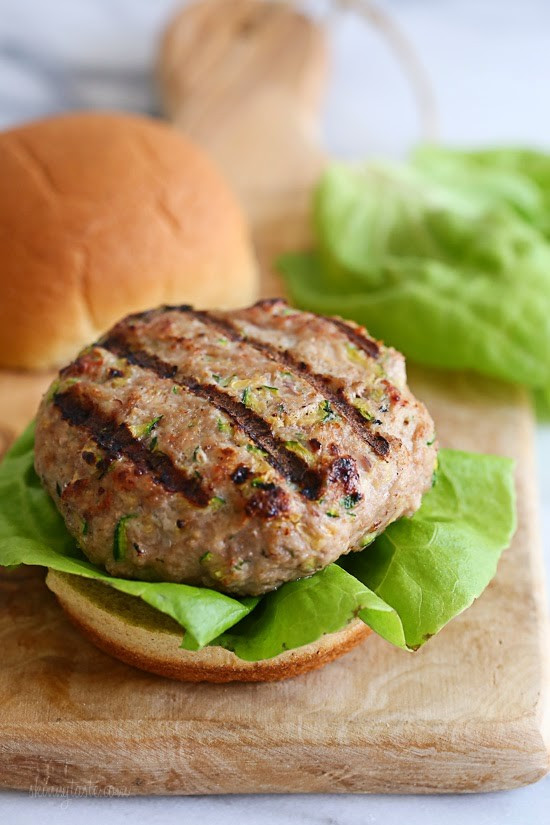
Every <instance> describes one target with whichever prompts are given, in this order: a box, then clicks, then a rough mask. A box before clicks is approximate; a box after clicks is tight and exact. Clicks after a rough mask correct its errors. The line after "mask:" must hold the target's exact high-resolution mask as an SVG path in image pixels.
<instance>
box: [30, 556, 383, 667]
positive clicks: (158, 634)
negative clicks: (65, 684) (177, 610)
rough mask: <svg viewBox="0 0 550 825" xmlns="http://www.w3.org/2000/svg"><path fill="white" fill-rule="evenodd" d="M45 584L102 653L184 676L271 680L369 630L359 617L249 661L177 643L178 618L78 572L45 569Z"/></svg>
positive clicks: (325, 658) (342, 649)
mask: <svg viewBox="0 0 550 825" xmlns="http://www.w3.org/2000/svg"><path fill="white" fill-rule="evenodd" d="M46 584H47V585H48V587H49V588H50V590H52V591H53V592H54V593H55V595H56V597H57V600H58V602H59V604H60V605H61V607H62V608H63V610H64V611H65V612H66V614H67V615H68V617H69V619H70V620H71V621H72V622H73V624H74V625H75V626H76V627H77V628H78V629H79V630H80V631H82V633H84V635H85V636H87V638H88V639H89V640H90V641H91V642H93V644H95V645H96V646H97V647H98V648H100V649H101V650H103V651H104V652H105V653H108V654H110V655H111V656H114V657H116V658H117V659H120V660H121V661H123V662H125V663H126V664H128V665H132V666H133V667H137V668H140V669H141V670H147V671H150V672H151V673H156V674H158V675H159V676H167V677H169V678H171V679H178V680H180V681H186V682H236V681H238V682H273V681H279V680H281V679H288V678H290V677H291V676H298V675H299V674H300V673H306V672H307V671H309V670H314V669H315V668H318V667H321V666H322V665H325V664H327V663H328V662H331V661H332V660H333V659H336V658H337V657H338V656H341V655H342V654H343V653H346V652H347V651H348V650H350V649H351V648H352V647H355V645H357V644H359V642H361V641H362V640H363V639H365V638H366V636H368V635H369V633H371V631H370V629H369V628H368V627H367V625H366V624H364V622H362V621H361V619H354V620H353V621H351V622H350V623H349V624H348V625H347V626H346V627H345V628H344V629H343V630H339V631H337V632H335V633H328V634H326V635H324V636H322V637H321V638H320V639H318V640H317V641H316V642H312V643H311V644H308V645H304V646H303V647H299V648H296V649H294V650H288V651H285V653H281V654H279V655H278V656H275V657H274V658H272V659H264V660H262V661H259V662H248V661H245V660H243V659H239V658H238V657H237V656H235V654H234V653H231V652H230V651H229V650H225V648H222V647H219V646H212V647H204V648H203V649H202V650H199V651H196V652H195V651H189V650H183V649H182V648H181V647H180V644H181V639H182V635H183V630H182V628H181V627H180V625H179V624H177V622H175V621H174V620H173V619H171V618H170V617H169V616H166V615H165V614H163V613H160V612H159V611H157V610H155V609H154V608H152V607H150V606H149V605H147V604H146V603H145V602H143V601H142V600H141V599H138V598H135V597H133V596H128V595H126V594H125V593H120V592H118V591H116V590H114V589H113V588H111V587H109V586H108V585H104V584H101V583H100V582H96V581H92V580H89V579H84V578H81V577H80V576H72V575H69V574H67V573H58V572H56V571H53V570H49V571H48V575H47V578H46Z"/></svg>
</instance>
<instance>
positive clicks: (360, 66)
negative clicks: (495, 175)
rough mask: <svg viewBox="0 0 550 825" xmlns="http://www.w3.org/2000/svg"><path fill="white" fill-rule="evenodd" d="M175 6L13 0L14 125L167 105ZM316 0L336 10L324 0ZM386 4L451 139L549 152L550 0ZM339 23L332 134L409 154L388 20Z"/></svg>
mask: <svg viewBox="0 0 550 825" xmlns="http://www.w3.org/2000/svg"><path fill="white" fill-rule="evenodd" d="M227 2H230V0H227ZM379 2H380V0H379ZM176 5H178V3H176V2H174V0H155V2H152V0H78V2H74V0H49V2H43V0H0V128H1V127H5V126H9V125H12V124H14V123H18V122H20V121H22V120H26V119H30V118H34V117H38V116H40V115H44V114H47V113H51V112H58V111H62V110H65V109H71V108H89V107H102V108H106V107H112V108H124V109H133V110H136V111H149V112H155V111H156V109H157V104H156V101H155V95H154V89H153V85H152V81H151V66H152V62H153V56H154V52H155V46H156V40H157V37H158V33H159V31H160V29H161V27H162V25H163V24H164V22H165V21H166V19H167V16H168V15H169V14H170V11H171V10H172V9H173V8H174V7H175V6H176ZM308 5H310V6H317V7H318V6H320V7H321V8H325V7H326V3H323V2H321V0H319V2H316V0H311V2H309V3H308ZM381 5H383V6H384V8H385V9H386V11H387V12H388V13H389V14H390V15H391V16H392V17H393V18H394V19H395V21H396V22H397V23H398V24H399V25H400V27H401V29H402V31H403V32H405V33H406V35H407V37H408V38H409V40H410V41H411V42H412V44H413V45H414V48H415V50H416V52H417V53H418V55H419V56H420V58H421V61H422V62H423V64H424V67H425V69H426V71H427V73H428V75H429V77H430V82H431V84H432V87H433V90H434V92H435V98H436V103H437V113H438V120H439V137H440V138H442V139H443V140H445V141H447V142H451V143H457V144H471V145H476V144H481V143H485V144H487V143H503V142H518V143H525V144H530V145H536V146H541V147H546V148H547V149H548V150H550V106H549V105H548V100H549V99H548V86H549V80H550V39H549V37H550V3H548V2H546V0H522V2H517V0H484V2H481V3H480V2H479V0H477V1H476V0H439V2H434V0H385V2H382V3H381ZM332 25H333V32H334V38H333V39H334V60H335V66H334V72H333V80H332V83H331V87H330V90H329V94H328V102H327V107H326V113H325V119H324V120H325V132H326V135H327V141H328V144H329V146H330V147H331V149H332V150H333V152H337V153H339V154H341V155H344V156H361V155H367V154H372V153H376V154H382V153H384V154H401V153H403V152H405V151H406V150H407V148H408V147H409V146H411V145H412V144H413V143H414V142H415V140H417V139H418V138H419V137H420V136H421V132H420V129H419V121H418V116H417V112H416V107H415V104H414V102H413V97H412V95H411V89H410V84H409V81H408V80H407V79H406V77H405V75H404V74H403V71H402V69H401V68H400V67H399V64H398V63H397V62H396V60H395V57H394V56H393V55H392V53H391V51H390V50H389V49H388V46H387V43H386V41H385V40H384V39H383V38H382V37H381V36H380V34H379V33H377V32H376V31H374V30H372V29H370V30H369V29H367V28H366V27H365V26H363V25H362V24H360V23H358V22H357V19H356V18H354V17H352V16H346V17H345V18H342V17H336V18H335V19H333V22H332ZM537 448H538V458H539V478H540V490H541V503H542V507H541V513H542V525H543V539H544V548H545V558H546V569H547V577H548V578H550V427H546V428H542V427H540V428H539V432H538V436H537ZM0 712H1V711H0ZM0 764H1V763H0ZM0 771H1V768H0ZM549 811H550V777H549V778H546V779H544V780H542V781H540V782H539V783H537V784H536V785H534V786H531V787H529V788H522V789H519V790H516V791H509V792H503V793H500V794H486V795H474V796H439V797H437V796H431V797H427V796H424V797H420V796H416V797H415V796H406V797H391V796H364V797H363V796H351V795H338V796H336V795H334V796H329V795H325V796H318V795H316V796H224V797H202V798H199V797H193V798H184V797H176V798H170V797H157V798H151V797H149V798H139V797H138V798H132V799H102V798H92V799H91V798H63V797H61V798H59V797H58V798H51V797H49V798H48V797H46V798H44V797H32V796H30V795H28V794H26V793H18V792H10V791H4V792H1V791H0V815H2V818H3V820H4V821H6V822H7V823H9V825H12V824H13V825H26V823H34V822H35V821H36V820H37V819H38V820H39V821H40V822H41V823H49V822H52V823H53V822H55V823H58V825H65V823H71V825H72V823H74V822H75V821H76V822H79V823H90V825H91V823H94V825H95V823H97V818H98V817H99V816H101V817H108V819H109V823H110V825H111V823H112V825H117V823H127V822H141V821H147V823H148V825H156V824H157V823H163V825H164V823H172V822H174V823H175V822H177V823H183V825H191V823H195V822H201V821H207V822H209V823H224V824H227V825H229V823H235V824H236V825H237V824H238V825H243V823H248V822H250V823H256V822H262V823H264V825H272V824H274V823H281V822H291V821H292V822H297V823H304V825H305V823H319V825H320V824H321V823H338V825H348V824H349V825H354V824H355V823H357V825H374V824H375V823H393V822H400V823H401V822H406V823H407V825H427V823H428V824H429V823H432V822H434V823H435V822H437V823H439V822H440V821H443V822H444V823H445V825H454V823H461V824H462V823H466V822H471V823H476V825H489V823H491V824H492V823H495V825H496V823H499V825H500V823H512V825H515V823H521V825H539V824H540V825H543V823H547V822H549V821H550V815H549V813H548V812H549Z"/></svg>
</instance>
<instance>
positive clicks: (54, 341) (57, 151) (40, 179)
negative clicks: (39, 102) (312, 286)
mask: <svg viewBox="0 0 550 825" xmlns="http://www.w3.org/2000/svg"><path fill="white" fill-rule="evenodd" d="M0 179H1V181H2V186H1V190H0V192H1V194H0V256H1V260H2V264H1V267H0V367H22V368H31V369H42V368H48V367H52V366H55V365H59V364H62V363H64V362H66V361H68V360H70V359H71V358H73V357H74V355H75V354H76V352H77V351H78V350H79V349H80V348H81V347H82V346H84V345H86V344H88V343H90V342H91V341H93V340H94V339H95V338H96V337H97V336H98V335H99V334H100V333H101V332H103V331H104V330H105V329H107V328H108V327H109V326H110V325H111V324H112V323H113V322H114V321H116V320H117V318H119V317H121V316H123V315H125V314H126V313H128V312H134V311H138V310H142V309H146V308H148V307H153V306H157V305H159V304H165V303H166V304H181V303H190V304H193V305H196V306H199V307H223V308H231V307H235V306H242V305H246V304H247V303H250V302H251V301H252V300H254V299H255V298H256V297H257V295H256V292H257V272H256V265H255V260H254V256H253V253H252V249H251V244H250V239H249V236H248V232H247V227H246V224H245V221H244V217H243V214H242V212H241V209H240V207H239V205H238V204H237V202H236V200H235V198H234V197H233V195H232V193H231V192H230V190H229V188H228V186H227V184H226V183H225V181H224V180H223V178H222V177H221V175H220V173H219V172H218V171H217V170H216V168H215V167H214V166H213V164H212V162H211V161H210V160H209V158H208V157H207V156H206V155H205V154H204V152H203V151H201V150H200V149H199V148H198V147H197V146H196V145H194V144H193V143H191V142H190V141H189V140H187V139H186V138H185V137H183V136H182V135H181V134H180V133H178V132H177V131H176V130H174V129H172V128H171V127H170V126H168V125H166V124H163V123H161V122H159V121H157V120H154V119H152V118H147V117H141V116H135V115H128V114H115V113H77V114H69V115H63V116H60V117H52V118H48V119H46V120H40V121H36V122H34V123H30V124H28V125H26V126H22V127H20V128H16V129H11V130H9V131H6V132H3V133H1V134H0Z"/></svg>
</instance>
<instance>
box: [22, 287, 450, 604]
mask: <svg viewBox="0 0 550 825" xmlns="http://www.w3.org/2000/svg"><path fill="white" fill-rule="evenodd" d="M436 449H437V448H436V445H435V443H434V428H433V422H432V419H431V418H430V416H429V414H428V412H427V411H426V409H425V407H424V406H423V404H421V403H420V402H419V401H417V400H416V399H415V398H414V396H413V395H412V394H411V392H410V391H409V389H408V387H407V384H406V374H405V363H404V359H403V356H402V355H401V354H400V353H398V352H396V351H395V350H394V349H391V348H388V347H384V346H382V345H381V344H380V343H379V342H377V341H375V340H373V339H372V338H370V337H369V336H368V334H367V332H366V331H365V329H364V328H362V327H360V326H358V325H356V324H354V323H352V322H348V321H343V320H341V319H339V318H325V317H320V316H317V315H314V314H311V313H308V312H300V311H298V310H295V309H291V308H289V307H288V305H287V304H286V303H285V302H284V301H283V300H269V301H261V302H259V303H257V304H255V305H254V306H252V307H249V308H247V309H243V310H240V311H232V312H203V311H196V310H193V309H192V308H191V307H189V306H177V307H161V308H159V309H154V310H151V311H148V312H143V313H139V314H135V315H130V316H128V317H127V318H125V319H124V320H122V321H120V322H119V323H118V324H117V325H116V326H114V327H113V328H112V329H111V330H110V331H109V332H108V333H107V334H106V335H105V337H104V338H103V339H102V340H101V341H99V342H98V343H97V344H94V345H93V346H91V347H89V348H87V349H86V350H84V351H83V352H82V353H81V354H80V355H79V357H78V358H77V359H76V360H75V361H74V362H73V363H71V364H70V365H69V366H68V367H65V368H64V369H63V370H61V372H60V374H59V377H58V379H57V380H56V381H55V382H54V384H53V385H52V387H51V388H50V390H49V391H48V393H47V394H46V396H45V397H44V399H43V401H42V404H41V407H40V410H39V413H38V418H37V428H36V447H35V455H36V458H35V463H36V470H37V472H38V474H39V476H40V477H41V479H42V482H43V484H44V485H45V487H46V489H47V490H48V492H49V494H50V495H51V496H52V498H53V500H54V501H55V503H56V505H57V507H58V508H59V510H60V512H61V514H62V516H63V518H64V519H65V522H66V524H67V528H68V529H69V531H70V532H71V534H72V535H73V536H74V538H75V539H76V541H77V542H78V544H79V546H80V547H81V548H82V550H83V552H84V553H85V555H86V556H87V557H88V558H89V559H90V561H92V562H94V563H95V564H98V565H102V566H103V567H105V568H106V569H107V570H108V572H109V573H111V574H113V575H116V576H121V577H126V578H135V579H142V580H147V581H174V582H185V583H187V584H195V585H204V586H206V587H212V588H215V589H217V590H221V591H225V592H228V593H233V594H240V595H245V594H253V595H256V594H260V593H264V592H266V591H269V590H272V589H274V588H276V587H278V586H279V585H280V584H282V583H283V582H286V581H290V580H293V579H298V578H300V577H303V576H308V575H310V574H312V573H314V572H315V571H316V570H319V569H321V568H323V567H325V566H326V565H328V564H329V563H330V562H333V561H335V560H336V559H337V558H339V557H340V556H341V555H343V554H344V553H348V552H350V551H353V550H361V549H362V548H363V547H365V546H366V545H367V544H369V543H370V542H371V541H372V540H373V538H374V537H375V536H376V535H377V534H378V533H381V532H382V531H383V530H384V529H385V528H386V527H387V525H388V524H390V522H392V521H395V520H396V519H398V518H400V517H401V516H406V515H412V513H414V512H415V510H417V509H418V507H419V505H420V501H421V497H422V494H423V493H424V492H425V490H427V489H428V487H429V486H430V484H431V480H432V474H433V471H434V468H435V463H436Z"/></svg>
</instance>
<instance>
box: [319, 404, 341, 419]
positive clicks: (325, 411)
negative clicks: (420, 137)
mask: <svg viewBox="0 0 550 825" xmlns="http://www.w3.org/2000/svg"><path fill="white" fill-rule="evenodd" d="M319 415H320V417H321V421H322V422H323V424H324V423H326V422H327V421H336V419H337V418H338V415H337V413H335V412H334V410H333V408H332V405H331V403H330V401H327V400H325V401H321V403H320V404H319Z"/></svg>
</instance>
